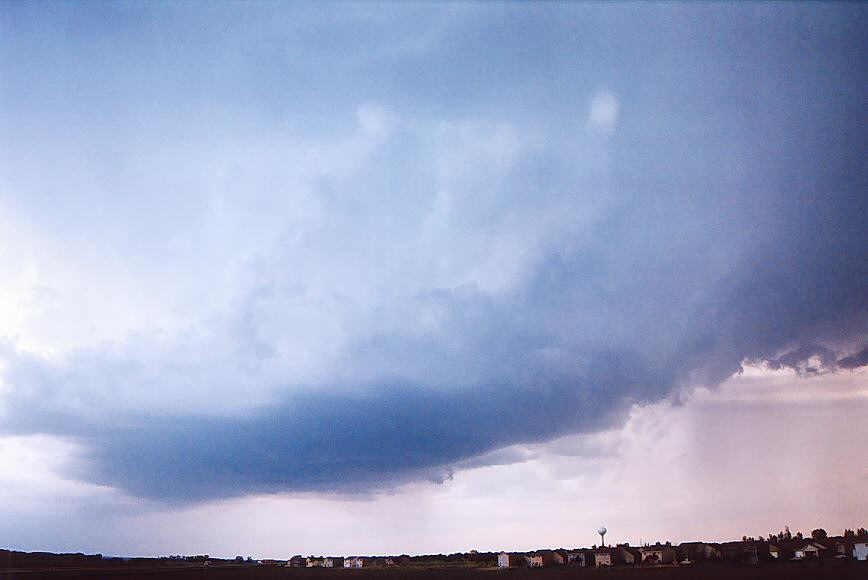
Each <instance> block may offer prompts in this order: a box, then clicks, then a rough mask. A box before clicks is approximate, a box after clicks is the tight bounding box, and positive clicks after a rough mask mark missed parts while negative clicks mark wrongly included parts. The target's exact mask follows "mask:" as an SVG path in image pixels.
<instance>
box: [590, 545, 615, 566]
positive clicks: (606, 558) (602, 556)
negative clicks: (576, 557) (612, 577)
mask: <svg viewBox="0 0 868 580" xmlns="http://www.w3.org/2000/svg"><path fill="white" fill-rule="evenodd" d="M612 564H613V562H612V552H610V551H609V550H606V549H602V550H598V551H596V552H594V565H595V566H597V567H598V568H599V567H600V566H611V565H612Z"/></svg>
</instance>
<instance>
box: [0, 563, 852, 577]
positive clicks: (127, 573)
mask: <svg viewBox="0 0 868 580" xmlns="http://www.w3.org/2000/svg"><path fill="white" fill-rule="evenodd" d="M40 578H46V579H52V580H60V579H84V578H97V579H108V578H119V579H123V580H172V579H179V580H278V579H286V580H295V579H314V578H316V579H320V580H329V579H337V580H403V579H408V580H409V579H412V580H440V579H446V578H457V579H459V580H461V579H465V580H524V579H535V580H558V579H567V578H569V579H574V580H627V579H631V580H632V579H636V580H670V579H671V580H692V579H697V580H728V579H745V580H751V579H757V580H758V579H761V578H762V579H774V580H801V579H805V580H807V579H825V578H829V579H833V578H834V579H850V578H853V579H857V578H858V579H860V580H868V564H866V563H862V562H846V561H824V562H801V563H794V562H787V563H774V564H766V565H761V566H736V565H728V564H712V565H706V566H700V565H694V566H681V567H678V568H636V569H631V568H611V569H599V570H596V569H582V568H563V567H551V568H543V569H534V570H528V569H520V568H515V569H510V570H496V569H461V568H455V567H450V568H436V567H431V568H389V569H365V570H344V569H334V570H327V569H316V568H311V569H305V568H279V567H276V566H251V567H186V568H166V567H163V568H154V569H150V570H148V569H123V568H112V569H108V568H101V569H75V570H72V569H65V570H61V569H58V570H30V571H27V570H10V571H5V572H0V580H37V579H40Z"/></svg>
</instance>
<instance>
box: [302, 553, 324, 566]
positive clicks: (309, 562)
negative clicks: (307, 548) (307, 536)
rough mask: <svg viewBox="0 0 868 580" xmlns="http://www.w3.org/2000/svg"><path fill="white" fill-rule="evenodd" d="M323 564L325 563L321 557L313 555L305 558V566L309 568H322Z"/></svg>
mask: <svg viewBox="0 0 868 580" xmlns="http://www.w3.org/2000/svg"><path fill="white" fill-rule="evenodd" d="M322 565H323V563H322V559H321V558H314V557H312V556H311V557H310V558H307V559H306V560H305V566H306V567H307V568H322Z"/></svg>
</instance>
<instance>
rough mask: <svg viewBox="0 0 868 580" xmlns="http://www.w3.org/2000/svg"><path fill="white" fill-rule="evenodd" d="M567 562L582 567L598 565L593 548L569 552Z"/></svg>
mask: <svg viewBox="0 0 868 580" xmlns="http://www.w3.org/2000/svg"><path fill="white" fill-rule="evenodd" d="M567 564H569V565H570V566H578V567H580V568H585V567H590V566H596V559H595V558H594V552H593V550H587V549H584V550H576V551H573V552H567Z"/></svg>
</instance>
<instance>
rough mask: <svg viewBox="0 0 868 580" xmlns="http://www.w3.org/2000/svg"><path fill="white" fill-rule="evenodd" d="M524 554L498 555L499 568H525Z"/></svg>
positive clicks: (504, 553)
mask: <svg viewBox="0 0 868 580" xmlns="http://www.w3.org/2000/svg"><path fill="white" fill-rule="evenodd" d="M524 565H525V562H524V554H510V553H507V552H501V553H500V554H498V555H497V567H498V568H514V567H516V566H524Z"/></svg>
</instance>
